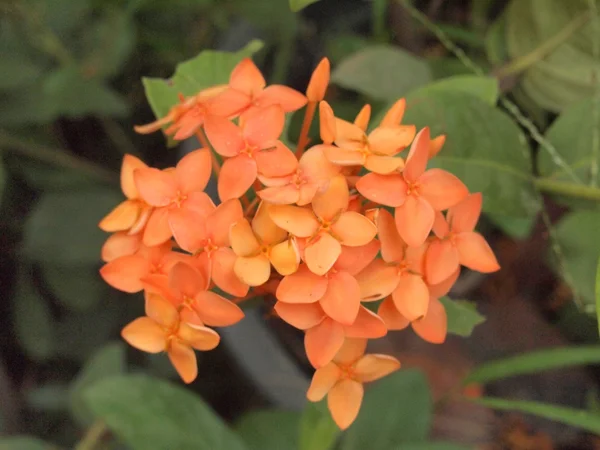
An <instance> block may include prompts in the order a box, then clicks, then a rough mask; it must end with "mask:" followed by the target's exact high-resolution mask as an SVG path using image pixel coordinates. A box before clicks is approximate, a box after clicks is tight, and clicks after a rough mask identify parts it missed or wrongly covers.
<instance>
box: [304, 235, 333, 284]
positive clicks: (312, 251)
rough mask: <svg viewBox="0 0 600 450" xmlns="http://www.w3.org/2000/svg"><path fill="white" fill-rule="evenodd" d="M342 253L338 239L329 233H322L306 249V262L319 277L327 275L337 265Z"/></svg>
mask: <svg viewBox="0 0 600 450" xmlns="http://www.w3.org/2000/svg"><path fill="white" fill-rule="evenodd" d="M341 252H342V246H341V245H340V243H339V242H338V240H337V239H335V238H334V237H332V236H331V235H330V234H328V233H322V234H321V235H320V236H318V237H317V238H316V239H315V240H314V241H312V242H311V243H310V244H309V245H307V246H306V248H305V249H304V261H305V262H306V265H307V266H308V268H309V269H310V270H311V272H313V273H316V274H317V275H324V274H326V273H327V272H328V271H329V269H331V267H332V266H333V265H334V264H335V262H336V261H337V258H338V256H340V253H341Z"/></svg>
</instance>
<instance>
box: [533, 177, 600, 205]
mask: <svg viewBox="0 0 600 450" xmlns="http://www.w3.org/2000/svg"><path fill="white" fill-rule="evenodd" d="M535 185H536V186H537V188H538V189H539V190H540V191H542V192H546V193H548V194H557V195H564V196H566V197H571V198H579V199H583V200H592V201H597V202H600V189H599V188H597V187H593V186H586V185H584V184H577V183H571V182H568V181H557V180H552V179H550V178H536V179H535Z"/></svg>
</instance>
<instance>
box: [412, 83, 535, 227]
mask: <svg viewBox="0 0 600 450" xmlns="http://www.w3.org/2000/svg"><path fill="white" fill-rule="evenodd" d="M407 102H408V107H407V111H406V114H405V116H404V119H403V122H404V123H407V124H411V123H412V124H415V125H417V127H418V128H422V127H425V126H429V127H431V134H432V136H437V135H439V134H446V135H447V140H446V145H445V146H444V148H443V149H442V151H441V152H440V153H439V154H438V155H437V156H436V157H435V158H434V159H433V160H432V161H431V164H430V165H431V166H432V167H440V168H442V169H445V170H448V171H450V172H452V173H453V174H454V175H456V176H458V177H459V178H460V179H461V180H462V181H464V183H465V184H466V185H467V187H468V188H469V190H470V191H471V192H481V193H482V194H483V198H484V201H483V210H484V212H487V213H496V214H503V215H506V216H509V217H525V218H526V217H532V216H534V215H535V214H536V213H537V211H538V209H539V207H540V205H539V202H538V197H537V196H536V193H535V190H534V188H533V185H532V182H531V175H530V174H531V167H530V161H529V157H528V156H527V155H528V154H529V148H528V146H527V143H526V141H525V138H524V136H523V134H522V132H521V130H520V129H519V127H518V126H517V125H516V124H515V123H514V122H513V121H512V120H511V119H510V118H509V117H508V116H507V115H506V114H504V113H503V112H502V111H500V110H498V109H496V108H494V107H492V106H490V105H488V104H486V103H485V102H483V101H482V100H480V99H478V98H476V97H474V96H472V95H467V94H465V93H464V92H456V91H439V92H436V93H435V94H428V93H427V92H423V90H422V89H419V90H417V91H415V92H411V93H410V94H409V95H408V96H407Z"/></svg>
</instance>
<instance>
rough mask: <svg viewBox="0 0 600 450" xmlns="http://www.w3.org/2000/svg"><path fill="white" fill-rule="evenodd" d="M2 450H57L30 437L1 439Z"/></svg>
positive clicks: (0, 449) (0, 448)
mask: <svg viewBox="0 0 600 450" xmlns="http://www.w3.org/2000/svg"><path fill="white" fill-rule="evenodd" d="M0 450H57V447H55V446H54V445H52V444H48V443H46V442H44V441H42V440H40V439H37V438H33V437H28V436H14V437H9V438H0Z"/></svg>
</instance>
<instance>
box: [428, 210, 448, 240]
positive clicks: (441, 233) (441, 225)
mask: <svg viewBox="0 0 600 450" xmlns="http://www.w3.org/2000/svg"><path fill="white" fill-rule="evenodd" d="M431 231H433V233H434V234H435V235H436V236H437V237H438V238H440V239H442V238H445V237H446V236H448V234H449V233H450V227H449V226H448V222H447V221H446V218H445V217H444V214H442V212H441V211H436V212H435V218H434V219H433V227H431Z"/></svg>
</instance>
